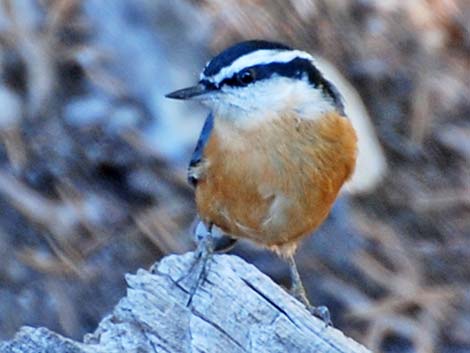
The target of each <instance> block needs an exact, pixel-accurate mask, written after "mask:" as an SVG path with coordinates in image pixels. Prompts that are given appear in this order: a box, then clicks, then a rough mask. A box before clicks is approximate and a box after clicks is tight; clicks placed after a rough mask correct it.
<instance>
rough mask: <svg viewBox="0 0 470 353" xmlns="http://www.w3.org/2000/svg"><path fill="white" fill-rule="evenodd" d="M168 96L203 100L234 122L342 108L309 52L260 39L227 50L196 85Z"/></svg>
mask: <svg viewBox="0 0 470 353" xmlns="http://www.w3.org/2000/svg"><path fill="white" fill-rule="evenodd" d="M167 97H168V98H174V99H193V100H198V101H201V102H202V103H204V104H205V105H207V106H209V107H210V108H211V109H212V110H213V112H214V113H215V116H216V117H218V118H223V119H228V120H230V121H233V122H234V123H236V124H237V125H244V124H249V123H253V122H259V121H262V120H265V119H270V118H273V117H276V116H278V114H279V113H282V112H286V111H287V112H288V111H294V112H295V113H296V114H299V115H301V116H302V117H304V118H307V119H314V118H315V117H317V116H320V115H322V114H324V113H327V112H329V111H333V110H337V111H340V112H342V110H343V105H342V102H341V97H340V95H339V93H338V92H337V90H336V88H335V87H334V86H333V85H332V84H331V83H330V82H329V81H327V80H326V79H325V78H324V77H323V76H322V74H321V73H320V71H319V70H318V69H317V68H316V67H315V65H314V59H313V57H312V56H311V55H310V54H308V53H306V52H304V51H301V50H295V49H291V48H289V47H287V46H285V45H283V44H279V43H274V42H267V41H261V40H251V41H245V42H241V43H238V44H236V45H233V46H231V47H229V48H228V49H225V50H224V51H222V52H221V53H220V54H218V55H217V56H215V57H214V58H213V59H212V60H210V61H209V62H208V63H207V65H206V67H205V68H204V70H203V72H202V73H201V76H200V80H199V83H198V84H197V85H196V86H193V87H189V88H184V89H181V90H178V91H175V92H172V93H170V94H168V95H167Z"/></svg>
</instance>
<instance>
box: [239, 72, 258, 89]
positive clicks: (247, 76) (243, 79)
mask: <svg viewBox="0 0 470 353" xmlns="http://www.w3.org/2000/svg"><path fill="white" fill-rule="evenodd" d="M237 80H238V82H239V83H240V84H241V85H242V86H246V85H249V84H250V83H252V82H253V81H254V80H255V70H253V69H246V70H243V71H241V72H240V73H239V74H238V75H237Z"/></svg>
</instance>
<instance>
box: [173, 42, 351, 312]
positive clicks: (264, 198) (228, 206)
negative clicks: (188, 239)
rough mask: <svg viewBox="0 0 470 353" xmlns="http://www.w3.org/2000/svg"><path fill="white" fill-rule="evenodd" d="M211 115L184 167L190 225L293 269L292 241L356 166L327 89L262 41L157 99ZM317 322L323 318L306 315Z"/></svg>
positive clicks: (310, 65)
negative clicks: (192, 214)
mask: <svg viewBox="0 0 470 353" xmlns="http://www.w3.org/2000/svg"><path fill="white" fill-rule="evenodd" d="M167 97H169V98H175V99H193V100H198V101H200V102H202V103H204V104H205V105H207V106H209V107H210V108H211V110H212V111H211V113H210V114H209V116H208V118H207V120H206V122H205V124H204V127H203V129H202V132H201V136H200V138H199V141H198V143H197V146H196V149H195V151H194V153H193V157H192V159H191V162H190V167H189V180H190V182H191V183H192V184H193V185H194V186H195V194H196V204H197V209H198V213H199V216H200V217H201V219H202V221H203V222H204V224H205V225H206V226H207V229H212V225H215V226H217V227H218V228H220V229H221V230H222V231H223V232H225V233H226V234H227V235H229V236H230V237H231V238H233V239H237V238H246V239H250V240H252V241H254V242H255V243H258V244H261V245H262V246H265V247H267V248H269V249H271V250H273V251H274V252H276V253H277V254H279V255H280V256H282V257H283V258H285V259H286V260H287V262H288V263H289V266H290V270H291V278H292V292H293V294H294V295H295V296H296V297H297V298H298V299H300V300H301V301H302V302H303V303H305V304H306V305H307V306H308V307H310V304H309V302H308V300H307V297H306V295H305V290H304V288H303V286H302V283H301V280H300V276H299V273H298V271H297V267H296V264H295V261H294V257H293V256H294V253H295V251H296V249H297V247H298V246H299V243H300V241H301V240H302V238H304V237H305V236H307V235H309V234H311V233H312V232H313V231H314V230H315V229H317V228H318V227H319V226H320V224H321V223H322V222H323V221H324V220H325V218H326V217H327V215H328V213H329V211H330V209H331V206H332V204H333V202H334V201H335V199H336V197H337V195H338V192H339V190H340V188H341V186H342V185H343V184H344V182H345V181H346V180H347V179H348V178H349V177H350V176H351V174H352V173H353V170H354V166H355V162H356V154H357V153H356V152H357V151H356V149H357V147H356V143H357V141H356V140H357V139H356V134H355V131H354V129H353V127H352V125H351V122H350V121H349V120H348V118H347V117H345V114H344V110H343V105H342V100H341V96H340V94H339V93H338V92H337V90H336V88H335V87H334V85H333V84H332V83H331V82H329V81H327V80H326V79H325V78H324V77H323V76H322V74H321V73H320V71H319V70H318V69H317V68H316V67H315V65H314V59H313V58H312V56H311V55H309V54H308V53H306V52H304V51H300V50H294V49H291V48H289V47H287V46H285V45H283V44H279V43H272V42H267V41H259V40H253V41H246V42H241V43H239V44H236V45H234V46H232V47H230V48H228V49H226V50H224V51H223V52H221V53H220V54H219V55H217V56H216V57H214V58H213V59H212V60H210V61H209V63H208V64H207V65H206V67H205V68H204V71H203V72H202V74H201V76H200V80H199V83H198V84H197V85H196V86H194V87H190V88H185V89H182V90H178V91H176V92H173V93H170V94H168V95H167ZM311 309H312V310H313V312H314V313H315V314H316V315H318V316H321V317H322V318H323V319H324V320H327V321H328V320H329V314H328V312H327V310H326V309H325V308H324V307H322V308H311Z"/></svg>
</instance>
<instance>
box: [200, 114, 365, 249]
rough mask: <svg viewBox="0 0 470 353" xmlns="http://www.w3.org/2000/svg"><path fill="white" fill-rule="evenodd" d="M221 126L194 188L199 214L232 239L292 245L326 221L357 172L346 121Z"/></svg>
mask: <svg viewBox="0 0 470 353" xmlns="http://www.w3.org/2000/svg"><path fill="white" fill-rule="evenodd" d="M228 128H230V127H228V126H225V125H224V124H223V123H219V124H218V125H217V124H216V125H215V126H214V130H213V132H212V135H211V137H210V139H209V141H208V143H207V146H206V148H205V150H204V163H203V165H202V170H201V171H200V173H201V178H200V180H199V182H198V185H197V188H196V204H197V208H198V212H199V215H200V216H201V218H202V219H203V220H204V221H206V222H211V223H214V224H215V225H217V226H218V227H220V228H221V229H222V230H224V231H225V232H227V233H228V234H230V235H232V236H234V237H238V238H248V239H251V240H253V241H255V242H257V243H259V244H261V245H264V246H267V247H271V248H282V247H291V248H292V247H293V246H294V249H295V244H296V243H297V242H298V240H300V239H301V238H302V237H304V236H306V235H308V234H310V233H311V232H313V231H314V230H315V229H316V228H317V227H318V226H319V225H320V224H321V223H322V222H323V221H324V219H325V218H326V217H327V215H328V213H329V211H330V209H331V206H332V204H333V202H334V200H335V199H336V197H337V195H338V192H339V190H340V188H341V186H342V185H343V183H344V182H345V181H346V180H347V179H348V178H349V177H350V175H351V174H352V172H353V169H354V165H355V160H356V135H355V133H354V130H353V128H352V126H351V123H350V122H349V120H348V119H346V118H344V117H342V116H340V115H338V114H336V113H330V114H328V115H325V116H324V117H322V118H320V119H317V120H300V121H299V120H296V119H293V118H290V117H289V116H285V117H282V118H280V119H277V120H275V121H270V122H269V123H266V125H260V126H259V128H257V129H253V130H250V131H243V132H236V131H235V132H234V131H226V130H224V129H228Z"/></svg>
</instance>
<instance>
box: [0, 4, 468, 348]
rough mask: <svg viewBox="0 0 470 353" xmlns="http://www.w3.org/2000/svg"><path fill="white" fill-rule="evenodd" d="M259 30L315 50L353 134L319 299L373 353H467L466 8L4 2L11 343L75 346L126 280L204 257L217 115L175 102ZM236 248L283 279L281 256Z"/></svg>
mask: <svg viewBox="0 0 470 353" xmlns="http://www.w3.org/2000/svg"><path fill="white" fill-rule="evenodd" d="M253 38H262V39H271V40H276V41H281V42H284V43H286V44H289V45H291V46H294V47H298V48H300V49H304V50H307V51H309V52H311V53H313V54H315V55H317V56H318V57H321V58H323V59H322V60H321V62H320V65H321V67H322V69H323V70H324V71H325V72H326V73H327V77H330V78H332V79H333V81H334V82H335V83H337V84H338V86H339V88H340V90H341V91H342V93H343V95H344V96H345V99H346V110H347V112H348V114H349V116H350V117H351V119H353V121H354V123H355V125H356V127H357V129H358V130H359V135H360V137H359V138H360V151H359V153H360V159H361V161H360V163H359V166H358V171H357V173H356V175H355V177H354V180H353V182H352V183H351V184H350V185H348V187H347V188H346V190H345V192H344V193H343V195H342V197H341V198H340V199H339V200H338V202H337V203H336V205H335V207H334V210H333V212H332V214H331V215H330V217H329V219H328V221H327V222H326V223H325V224H324V226H323V227H322V228H321V230H320V231H319V232H317V233H318V234H316V235H315V236H314V237H311V238H310V239H308V240H306V241H305V243H304V246H303V247H302V250H301V251H300V252H299V254H298V257H297V258H298V261H299V267H300V271H301V275H302V276H303V278H304V281H305V283H306V285H307V289H308V292H309V294H310V297H311V299H312V301H313V303H316V304H318V305H320V304H321V305H327V306H329V308H330V311H331V312H332V315H333V321H334V323H335V325H336V326H337V327H339V328H340V329H341V330H343V331H345V333H346V334H348V335H350V336H352V337H354V338H355V339H356V340H358V341H360V342H362V343H364V344H365V345H367V346H368V347H369V348H371V349H373V350H374V351H377V352H401V353H403V352H419V353H430V352H452V353H456V352H470V163H469V162H470V2H469V1H467V0H412V1H402V0H387V1H383V0H270V1H268V0H224V1H222V0H193V1H191V0H174V1H163V0H133V1H128V0H0V78H1V79H0V339H11V338H12V337H13V335H14V333H15V332H16V331H17V330H18V329H19V327H20V326H22V325H32V326H46V327H48V328H50V329H52V330H55V331H57V332H59V333H61V334H64V335H66V336H68V337H72V338H75V339H81V337H82V336H83V334H85V333H86V332H90V331H93V330H94V329H95V327H96V325H97V323H98V322H99V320H100V318H102V317H103V316H104V315H106V314H107V313H108V312H109V311H110V310H111V309H112V307H113V306H114V305H115V304H116V303H117V301H118V300H119V298H121V297H122V296H123V295H125V288H126V284H125V281H124V273H126V272H134V271H136V269H137V268H140V267H143V268H147V267H149V266H150V265H151V264H152V263H153V262H155V261H157V260H158V259H159V258H160V257H162V256H164V255H165V254H168V253H182V252H185V251H188V250H190V249H192V248H193V247H194V244H193V243H192V240H191V239H192V238H191V223H192V221H193V219H194V217H195V208H194V204H193V197H192V190H191V188H190V187H189V186H188V185H187V183H186V165H187V163H188V160H189V158H190V155H191V152H192V149H193V147H194V144H195V141H196V140H197V137H198V135H199V131H200V129H201V126H202V122H203V120H204V118H205V115H206V114H207V111H206V110H205V109H204V108H202V107H199V106H197V105H196V104H193V103H181V102H174V101H170V100H167V99H165V98H164V94H165V93H168V92H170V91H172V90H175V89H178V88H182V87H185V86H187V85H191V84H193V83H194V82H196V80H197V79H198V75H199V71H200V70H201V69H202V67H203V66H204V64H205V63H206V61H207V60H208V59H210V57H211V56H212V55H213V54H215V53H217V52H218V51H219V50H221V49H223V48H225V47H226V46H228V45H230V44H233V43H234V42H237V41H240V40H243V39H253ZM233 252H235V253H237V254H239V255H241V256H243V257H244V258H246V259H247V260H248V261H250V262H251V263H254V264H256V265H257V266H258V267H259V268H261V269H262V270H263V271H264V272H265V273H268V274H269V275H270V276H271V277H272V278H273V279H274V280H276V281H277V282H278V283H280V284H282V285H288V281H287V279H288V277H287V275H288V272H287V266H286V265H285V264H283V263H282V262H281V261H279V260H278V259H276V258H275V256H273V255H272V254H269V253H268V252H267V251H264V250H262V249H257V248H255V247H253V246H252V245H250V244H245V243H242V244H240V245H238V246H237V247H236V248H235V249H234V250H233Z"/></svg>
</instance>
